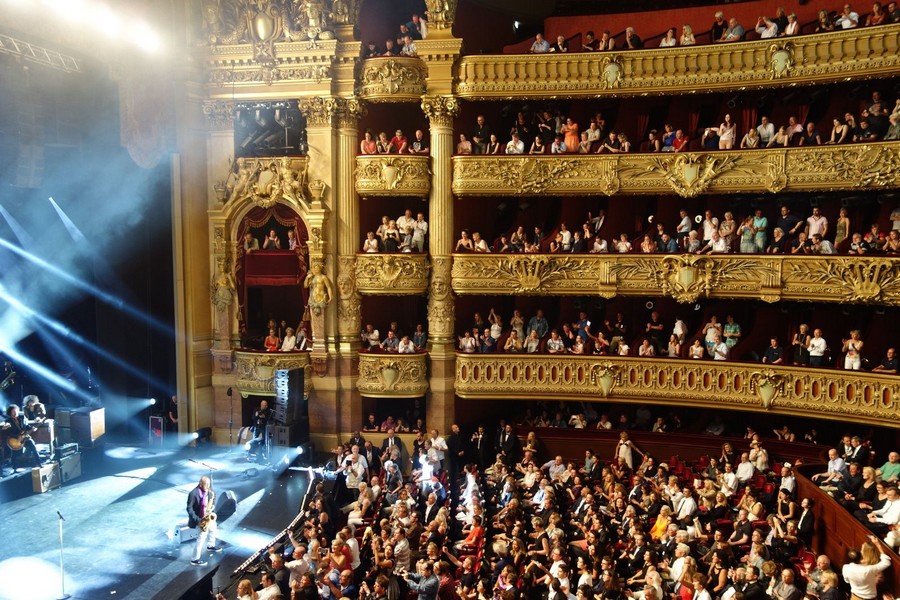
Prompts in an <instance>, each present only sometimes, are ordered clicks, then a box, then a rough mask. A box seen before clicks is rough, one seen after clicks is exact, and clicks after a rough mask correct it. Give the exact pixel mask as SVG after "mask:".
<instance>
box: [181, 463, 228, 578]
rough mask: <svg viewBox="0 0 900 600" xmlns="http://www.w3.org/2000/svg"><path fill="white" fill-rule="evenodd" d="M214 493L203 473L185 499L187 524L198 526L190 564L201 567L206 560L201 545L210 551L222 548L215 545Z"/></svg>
mask: <svg viewBox="0 0 900 600" xmlns="http://www.w3.org/2000/svg"><path fill="white" fill-rule="evenodd" d="M215 508H216V493H215V492H214V491H213V489H212V482H211V481H210V479H209V477H206V476H205V475H204V476H203V477H201V478H200V483H198V484H197V487H195V488H194V489H192V490H191V493H190V494H188V499H187V513H188V526H189V527H192V528H199V529H200V532H199V535H198V536H197V544H196V545H195V546H194V554H193V555H192V557H191V564H192V565H195V566H198V567H202V566H204V565H206V561H205V560H202V559H201V558H200V557H201V556H203V547H204V546H206V549H207V550H208V551H210V552H221V551H222V548H220V547H219V546H217V545H216V529H217V527H216V513H215Z"/></svg>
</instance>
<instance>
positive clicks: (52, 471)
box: [31, 462, 60, 494]
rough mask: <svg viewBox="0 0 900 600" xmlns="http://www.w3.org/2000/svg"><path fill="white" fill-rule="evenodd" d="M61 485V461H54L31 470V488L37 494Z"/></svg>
mask: <svg viewBox="0 0 900 600" xmlns="http://www.w3.org/2000/svg"><path fill="white" fill-rule="evenodd" d="M59 485H60V478H59V463H55V462H53V463H49V464H46V465H44V466H43V467H40V468H38V467H35V468H33V469H32V470H31V489H32V490H34V493H35V494H43V493H44V492H49V491H50V490H55V489H56V488H58V487H59Z"/></svg>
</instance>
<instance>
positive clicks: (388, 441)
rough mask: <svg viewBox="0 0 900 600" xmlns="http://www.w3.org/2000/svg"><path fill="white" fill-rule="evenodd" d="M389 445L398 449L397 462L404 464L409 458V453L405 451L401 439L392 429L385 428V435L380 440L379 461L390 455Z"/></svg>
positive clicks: (386, 458) (388, 457)
mask: <svg viewBox="0 0 900 600" xmlns="http://www.w3.org/2000/svg"><path fill="white" fill-rule="evenodd" d="M391 446H396V447H397V449H398V450H399V451H400V462H399V463H397V464H404V465H405V464H406V461H408V460H409V454H407V453H406V447H405V446H404V445H403V440H401V439H400V438H399V437H397V435H396V433H395V432H394V430H393V429H388V430H387V437H386V438H384V440H382V441H381V462H382V463H384V461H386V460H388V459H390V458H391V457H390V456H389V455H388V450H389V448H390V447H391Z"/></svg>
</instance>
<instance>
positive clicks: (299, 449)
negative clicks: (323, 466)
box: [297, 446, 303, 456]
mask: <svg viewBox="0 0 900 600" xmlns="http://www.w3.org/2000/svg"><path fill="white" fill-rule="evenodd" d="M297 456H303V446H297Z"/></svg>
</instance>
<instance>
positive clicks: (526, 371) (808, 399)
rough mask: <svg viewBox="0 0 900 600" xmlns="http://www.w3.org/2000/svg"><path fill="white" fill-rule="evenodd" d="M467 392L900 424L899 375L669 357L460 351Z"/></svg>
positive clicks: (461, 381)
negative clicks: (705, 408)
mask: <svg viewBox="0 0 900 600" xmlns="http://www.w3.org/2000/svg"><path fill="white" fill-rule="evenodd" d="M456 393H457V395H459V396H460V397H463V398H476V399H478V398H486V399H487V398H491V399H495V398H502V399H523V400H537V399H542V400H543V399H554V400H579V401H580V400H600V401H614V402H641V403H643V402H649V403H652V404H660V403H665V404H675V405H682V406H693V407H707V408H717V409H731V410H748V411H757V412H769V413H773V414H789V415H797V416H808V417H815V418H827V419H837V420H844V419H851V418H852V419H853V420H858V421H865V422H867V423H871V424H873V425H882V426H886V427H900V420H898V417H900V402H898V400H900V378H898V377H897V376H895V375H882V376H879V375H878V374H873V373H864V372H860V371H838V370H833V369H818V370H816V369H802V368H796V367H772V366H771V365H762V364H755V363H730V362H724V361H705V360H704V361H697V360H677V359H663V358H649V359H648V358H631V357H627V358H623V357H591V356H572V355H565V356H562V357H560V356H558V355H549V354H545V355H533V354H532V355H529V354H477V355H473V354H458V355H457V358H456Z"/></svg>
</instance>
